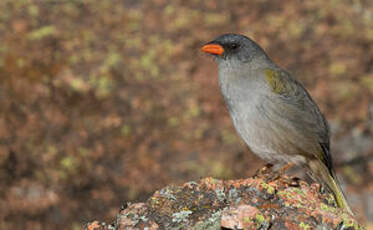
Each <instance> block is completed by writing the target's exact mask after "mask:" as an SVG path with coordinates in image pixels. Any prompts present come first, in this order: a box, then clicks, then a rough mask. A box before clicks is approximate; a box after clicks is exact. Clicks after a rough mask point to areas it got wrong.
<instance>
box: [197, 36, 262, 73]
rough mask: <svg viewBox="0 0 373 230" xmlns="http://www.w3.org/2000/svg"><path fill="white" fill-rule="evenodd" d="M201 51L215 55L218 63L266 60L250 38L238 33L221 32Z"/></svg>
mask: <svg viewBox="0 0 373 230" xmlns="http://www.w3.org/2000/svg"><path fill="white" fill-rule="evenodd" d="M201 51H202V52H205V53H208V54H211V55H213V56H214V57H215V60H216V61H217V62H218V64H219V65H220V64H225V65H226V64H229V65H231V66H235V65H236V64H239V65H240V64H242V63H251V62H253V61H254V62H255V61H256V60H258V59H264V60H267V59H268V57H267V55H266V54H265V52H264V51H263V49H262V48H261V47H260V46H259V45H258V44H256V43H255V42H254V41H253V40H251V39H250V38H248V37H246V36H243V35H239V34H223V35H221V36H219V37H217V38H216V39H214V40H213V41H211V42H208V43H207V44H205V45H204V46H203V47H202V48H201Z"/></svg>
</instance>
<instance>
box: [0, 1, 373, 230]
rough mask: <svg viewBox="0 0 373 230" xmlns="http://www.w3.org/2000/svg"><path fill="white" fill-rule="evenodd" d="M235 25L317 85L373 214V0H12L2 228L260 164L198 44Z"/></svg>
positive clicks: (75, 217)
mask: <svg viewBox="0 0 373 230" xmlns="http://www.w3.org/2000/svg"><path fill="white" fill-rule="evenodd" d="M225 32H239V33H243V34H245V35H248V36H250V37H252V38H253V39H254V40H256V41H257V42H258V43H260V44H261V45H262V46H263V47H264V48H265V50H266V51H267V52H268V53H269V55H270V56H271V57H272V58H273V59H274V60H275V61H276V62H277V63H279V64H280V65H281V66H283V67H284V68H286V69H288V70H289V71H290V72H292V73H293V74H294V75H296V76H297V78H298V79H299V80H300V81H302V82H303V83H304V85H305V86H306V88H307V89H309V91H310V93H311V94H312V96H313V97H314V99H315V100H316V101H317V103H318V104H319V105H320V107H321V109H322V111H323V112H324V114H325V115H326V116H327V118H328V120H329V121H330V124H331V127H332V130H333V144H332V148H333V154H334V156H335V157H334V159H335V163H336V165H337V166H338V167H337V171H338V174H339V176H340V177H341V181H342V182H343V184H344V185H346V186H345V190H346V193H347V194H348V197H349V198H350V199H351V204H352V206H353V207H354V208H355V210H356V211H357V213H358V216H359V218H360V220H361V221H362V222H363V223H368V224H369V223H371V222H373V195H372V193H373V182H372V180H371V178H372V176H373V162H372V157H370V158H369V156H372V154H373V2H372V1H368V0H365V1H364V0H332V1H322V0H313V1H296V0H285V1H284V0H271V1H269V0H268V1H266V0H252V1H244V0H204V1H202V0H191V1H182V0H169V1H167V0H149V1H145V0H136V1H135V0H127V1H120V0H111V1H109V0H84V1H83V0H65V1H57V0H2V1H0V41H1V42H0V210H1V211H0V229H25V226H27V228H28V229H36V230H37V229H80V228H81V226H82V224H83V223H85V222H87V221H90V220H93V219H96V218H97V217H100V218H99V219H102V220H105V221H110V220H112V218H113V216H114V215H115V214H116V213H117V211H118V208H119V207H120V205H121V203H122V202H124V201H141V200H144V199H145V198H146V197H147V196H148V195H149V194H151V193H152V192H153V191H154V190H156V189H159V188H161V187H163V186H165V185H167V184H170V183H175V184H176V183H182V182H184V181H188V180H195V179H198V178H200V177H206V176H214V177H217V178H243V177H248V176H250V175H252V173H253V172H254V171H255V170H256V169H257V168H259V167H261V166H262V165H263V162H262V161H260V160H259V159H258V158H256V157H255V156H253V155H252V154H251V153H249V151H248V150H247V149H246V147H245V145H244V144H243V143H242V142H241V141H240V139H239V138H238V136H237V135H236V133H235V131H234V129H233V126H232V123H231V121H230V118H229V115H228V113H227V110H226V108H225V106H224V103H223V100H222V97H221V95H220V91H219V88H218V83H217V79H216V66H215V65H214V63H213V61H212V60H211V58H208V57H206V55H203V54H201V53H200V51H199V48H200V47H201V45H203V44H204V43H205V42H207V41H210V40H211V39H213V38H214V37H216V36H217V35H219V34H221V33H225ZM356 159H357V160H356ZM351 160H352V162H350V161H351ZM370 226H371V225H370ZM372 229H373V228H372Z"/></svg>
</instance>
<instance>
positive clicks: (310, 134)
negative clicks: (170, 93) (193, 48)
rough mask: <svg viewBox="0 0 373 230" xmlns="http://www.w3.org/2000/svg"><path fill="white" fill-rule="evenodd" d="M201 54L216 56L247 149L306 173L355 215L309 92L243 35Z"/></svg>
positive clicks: (322, 120) (224, 37) (223, 40)
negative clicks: (301, 168)
mask: <svg viewBox="0 0 373 230" xmlns="http://www.w3.org/2000/svg"><path fill="white" fill-rule="evenodd" d="M201 50H202V51H203V52H205V53H208V54H211V55H213V56H214V57H215V60H216V62H217V64H218V72H219V83H220V87H221V91H222V94H223V96H224V99H225V101H226V104H227V106H228V109H229V113H230V116H231V118H232V120H233V124H234V127H235V128H236V130H237V132H238V134H239V135H240V136H241V137H242V139H243V140H244V141H245V143H246V144H247V145H248V146H249V148H250V149H251V150H252V151H253V152H254V153H255V154H256V155H258V156H259V157H261V158H262V159H264V160H265V161H267V162H269V163H271V164H283V165H287V164H291V165H297V166H301V167H304V168H306V172H307V173H308V174H309V175H310V176H311V178H314V179H315V180H317V181H319V182H321V183H322V184H323V185H324V186H326V187H327V188H328V189H329V190H330V191H331V192H332V193H333V194H334V197H335V200H336V202H337V204H338V206H339V207H340V208H343V209H345V210H347V211H348V212H349V213H350V214H352V215H353V212H352V211H351V209H350V207H349V205H348V203H347V201H346V198H345V196H344V195H343V192H342V189H341V187H340V185H339V183H338V181H337V178H336V174H335V172H334V169H333V164H332V156H331V154H330V148H329V146H330V145H329V143H330V142H329V135H330V134H329V128H328V124H327V121H326V119H325V118H324V116H323V115H322V113H321V112H320V109H319V108H318V106H317V105H316V103H315V102H314V101H313V100H312V98H311V96H310V95H309V93H308V92H307V90H306V89H305V88H304V87H303V86H302V85H301V84H300V83H299V82H298V81H296V80H295V79H294V78H293V77H292V76H291V75H290V74H289V73H288V72H286V71H285V70H283V69H281V68H280V67H279V66H277V65H276V64H275V63H274V62H273V61H272V60H271V59H270V58H269V57H268V55H267V54H266V53H265V52H264V50H263V49H262V48H261V47H260V46H259V45H258V44H256V43H255V42H254V41H252V40H251V39H249V38H247V37H245V36H243V35H238V34H224V35H221V36H219V37H217V38H216V39H215V40H213V41H211V42H209V43H207V44H206V45H204V46H203V47H202V49H201Z"/></svg>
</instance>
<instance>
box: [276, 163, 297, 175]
mask: <svg viewBox="0 0 373 230" xmlns="http://www.w3.org/2000/svg"><path fill="white" fill-rule="evenodd" d="M293 166H294V163H287V164H286V165H285V166H283V167H282V168H280V170H278V173H279V175H280V176H282V175H284V174H285V173H286V171H287V170H288V169H290V168H292V167H293Z"/></svg>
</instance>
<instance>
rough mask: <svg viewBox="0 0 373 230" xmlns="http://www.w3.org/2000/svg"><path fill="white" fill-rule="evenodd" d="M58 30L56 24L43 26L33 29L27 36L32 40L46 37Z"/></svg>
mask: <svg viewBox="0 0 373 230" xmlns="http://www.w3.org/2000/svg"><path fill="white" fill-rule="evenodd" d="M56 32H57V29H56V27H55V26H54V25H49V26H43V27H41V28H39V29H36V30H33V31H31V32H30V33H29V34H28V35H27V37H28V38H29V39H30V40H40V39H42V38H44V37H47V36H51V35H54V34H55V33H56Z"/></svg>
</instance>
